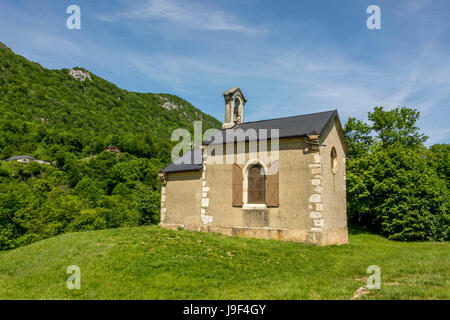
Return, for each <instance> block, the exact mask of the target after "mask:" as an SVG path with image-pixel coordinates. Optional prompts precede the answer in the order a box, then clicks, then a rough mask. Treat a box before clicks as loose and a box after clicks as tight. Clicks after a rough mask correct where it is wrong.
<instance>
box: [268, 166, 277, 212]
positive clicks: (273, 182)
mask: <svg viewBox="0 0 450 320" xmlns="http://www.w3.org/2000/svg"><path fill="white" fill-rule="evenodd" d="M279 175H280V173H279V170H278V161H276V162H274V163H272V165H271V166H270V168H269V174H268V175H267V188H266V192H267V194H266V199H267V206H268V207H278V206H279V205H280V197H279V193H280V191H279V189H280V188H279Z"/></svg>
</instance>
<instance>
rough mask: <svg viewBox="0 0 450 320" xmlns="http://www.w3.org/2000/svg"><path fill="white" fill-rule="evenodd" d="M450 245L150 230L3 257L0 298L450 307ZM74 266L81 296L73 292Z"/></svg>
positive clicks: (51, 242)
mask: <svg viewBox="0 0 450 320" xmlns="http://www.w3.org/2000/svg"><path fill="white" fill-rule="evenodd" d="M449 249H450V248H449V244H448V243H437V242H427V243H399V242H394V241H389V240H386V239H384V238H382V237H380V236H376V235H369V234H363V233H360V234H353V235H350V244H348V245H343V246H329V247H313V246H308V245H303V244H298V243H290V242H282V241H272V240H258V239H243V238H235V237H226V236H222V235H218V234H208V233H198V232H189V231H170V230H165V229H160V228H158V227H156V226H152V227H134V228H120V229H112V230H102V231H89V232H83V233H70V234H64V235H61V236H58V237H54V238H51V239H47V240H43V241H40V242H36V243H33V244H31V245H29V246H25V247H21V248H18V249H14V250H10V251H5V252H0V299H21V298H22V299H350V298H352V296H353V294H354V292H355V291H356V290H357V289H358V288H360V287H361V286H364V285H365V283H366V279H367V276H368V275H367V274H366V269H367V267H368V266H369V265H379V266H380V268H381V281H382V283H381V289H380V290H371V292H370V293H369V294H368V295H363V296H361V297H360V299H449V298H450V283H449V281H450V280H449V278H450V272H449V270H450V250H449ZM69 265H78V266H79V267H80V269H81V289H80V290H68V289H67V288H66V280H67V278H68V277H69V274H67V273H66V269H67V267H68V266H69Z"/></svg>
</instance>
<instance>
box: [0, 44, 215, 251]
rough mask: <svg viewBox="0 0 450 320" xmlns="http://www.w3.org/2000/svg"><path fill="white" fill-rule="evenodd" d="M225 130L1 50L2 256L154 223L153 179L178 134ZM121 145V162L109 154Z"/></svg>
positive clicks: (175, 105) (175, 100) (184, 107)
mask: <svg viewBox="0 0 450 320" xmlns="http://www.w3.org/2000/svg"><path fill="white" fill-rule="evenodd" d="M195 120H202V121H203V129H204V130H206V129H209V128H213V127H219V128H220V122H219V121H217V120H216V119H214V118H213V117H211V116H209V115H206V114H204V113H202V112H201V111H200V110H198V109H196V108H195V107H193V106H192V105H191V104H190V103H188V102H187V101H185V100H183V99H181V98H179V97H177V96H174V95H169V94H152V93H134V92H128V91H126V90H122V89H120V88H118V87H117V86H115V85H113V84H112V83H109V82H108V81H106V80H103V79H101V78H99V77H97V76H96V75H94V74H92V73H89V72H88V71H86V70H84V69H81V68H77V69H75V70H67V69H63V70H48V69H45V68H43V67H42V66H40V65H39V64H37V63H34V62H30V61H28V60H27V59H25V58H24V57H21V56H19V55H16V54H14V52H13V51H11V50H10V49H9V48H7V47H6V46H5V45H3V44H1V43H0V160H4V159H7V158H9V157H11V156H17V155H30V156H33V157H34V158H37V159H40V160H44V161H47V162H50V163H51V164H52V165H46V164H38V163H37V162H33V163H31V164H24V163H16V162H3V161H2V162H0V250H5V249H11V248H15V247H18V246H21V245H24V244H29V243H31V242H34V241H37V240H40V239H44V238H48V237H52V236H55V235H58V234H61V233H64V232H73V231H82V230H97V229H104V228H115V227H120V226H136V225H143V224H151V223H157V222H158V219H159V204H160V193H159V189H160V184H159V179H158V177H157V172H158V171H159V170H160V169H161V168H163V167H164V166H165V165H167V164H169V163H170V161H171V149H172V146H173V145H174V144H175V143H178V142H173V141H171V140H170V137H171V134H172V131H173V130H174V129H178V128H185V129H188V130H189V131H191V132H193V123H192V122H193V121H195ZM110 145H115V146H118V147H119V148H120V150H121V153H120V154H118V155H117V156H116V154H115V153H113V152H108V151H104V149H105V148H106V147H107V146H110Z"/></svg>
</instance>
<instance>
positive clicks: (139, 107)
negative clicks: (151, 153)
mask: <svg viewBox="0 0 450 320" xmlns="http://www.w3.org/2000/svg"><path fill="white" fill-rule="evenodd" d="M1 44H2V43H1V42H0V48H1V49H0V115H2V118H3V120H5V121H6V122H8V121H9V122H10V121H13V122H14V121H16V122H19V123H18V126H19V127H20V126H23V125H24V124H26V125H27V126H28V127H31V128H34V129H36V130H38V131H39V130H41V131H45V132H46V133H49V132H48V131H52V132H51V134H46V135H44V137H43V140H49V139H50V137H49V136H53V137H54V136H55V135H56V136H58V138H62V136H64V133H63V132H64V131H65V129H67V128H70V130H68V131H70V132H71V133H72V135H75V136H78V137H77V139H78V140H80V141H79V142H80V143H81V145H79V146H78V148H75V149H74V150H73V148H72V150H69V151H71V152H74V153H76V154H78V155H79V156H85V155H87V154H90V153H97V152H100V151H101V149H102V148H101V147H103V148H104V147H106V146H107V145H110V144H118V145H120V144H123V147H124V150H125V151H132V150H127V147H126V143H124V142H123V141H122V140H123V139H122V138H121V137H123V136H125V135H127V134H132V135H141V136H142V135H150V136H151V137H152V138H154V140H160V139H165V140H168V139H169V138H170V134H171V132H172V131H173V130H174V129H177V128H185V129H188V130H190V131H192V130H193V129H192V122H193V121H198V120H201V121H202V122H203V129H204V130H206V129H209V128H213V127H215V128H218V127H220V122H219V121H218V120H217V119H215V118H213V117H212V116H210V115H208V114H206V113H203V112H202V111H201V110H199V109H197V108H195V107H194V106H193V105H192V104H190V103H189V102H188V101H186V100H184V99H182V98H180V97H177V96H175V95H172V94H166V93H138V92H132V91H128V90H124V89H121V88H119V87H118V86H116V85H115V84H113V83H111V82H109V81H107V80H105V79H103V78H101V77H99V76H97V75H95V74H94V73H92V72H90V71H88V70H86V69H84V68H82V67H74V68H72V69H71V70H69V69H60V70H50V69H46V68H44V67H42V66H41V65H40V64H39V63H36V62H31V61H29V60H28V59H26V58H25V57H22V56H20V55H17V54H15V53H14V52H13V51H12V50H11V49H10V48H8V47H6V46H5V45H3V46H2V45H1ZM71 71H77V72H80V73H87V74H88V75H89V77H90V78H91V79H85V81H81V80H79V79H77V78H75V77H74V76H73V75H71ZM5 121H0V128H1V129H4V131H11V130H10V129H11V128H10V127H11V123H9V124H7V123H5ZM39 122H40V123H41V124H43V125H45V128H43V127H42V126H41V124H40V123H39ZM12 129H13V130H12V131H15V132H16V131H17V130H14V128H12ZM54 131H56V132H54ZM16 138H17V137H16ZM18 140H19V141H8V137H5V136H3V139H1V135H0V149H1V152H0V159H5V158H7V157H9V156H11V155H16V154H17V153H34V156H36V157H40V158H46V159H48V160H51V158H53V156H54V152H50V151H49V152H43V151H44V149H45V147H43V146H42V144H41V143H40V142H38V141H33V142H30V141H23V140H24V139H20V138H19V139H18ZM25 140H26V139H25ZM93 140H96V141H97V142H96V144H97V146H93V142H92V141H93ZM12 142H13V143H12ZM62 142H64V143H59V145H60V146H61V148H64V147H63V145H64V144H65V142H67V141H65V139H64V138H62ZM30 143H31V145H30ZM168 145H171V143H170V142H168ZM39 146H40V147H41V148H39ZM5 147H7V148H6V151H5ZM69 149H70V148H69Z"/></svg>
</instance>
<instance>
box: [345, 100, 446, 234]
mask: <svg viewBox="0 0 450 320" xmlns="http://www.w3.org/2000/svg"><path fill="white" fill-rule="evenodd" d="M418 118H419V113H418V112H417V111H415V110H412V109H408V108H395V109H393V110H390V111H385V110H383V108H381V107H380V108H375V109H374V112H371V113H370V112H369V120H370V121H371V123H363V122H362V121H359V120H356V119H354V118H350V119H349V121H348V122H347V124H346V125H345V128H344V131H345V134H346V137H347V143H348V145H349V159H348V161H347V167H346V169H347V202H348V203H347V213H348V217H349V222H350V223H351V224H353V225H356V226H360V227H364V228H367V229H369V230H371V231H372V232H375V233H378V234H381V235H383V236H385V237H387V238H389V239H392V240H402V241H414V240H436V241H444V240H449V237H450V215H449V207H450V195H449V189H448V181H449V179H450V177H449V171H448V159H449V158H448V153H447V150H448V145H447V146H445V145H443V146H432V147H431V148H430V149H427V148H426V147H425V146H424V145H423V142H424V141H425V140H426V137H424V136H423V135H421V134H420V133H419V132H418V128H417V127H415V122H416V121H417V119H418Z"/></svg>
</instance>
